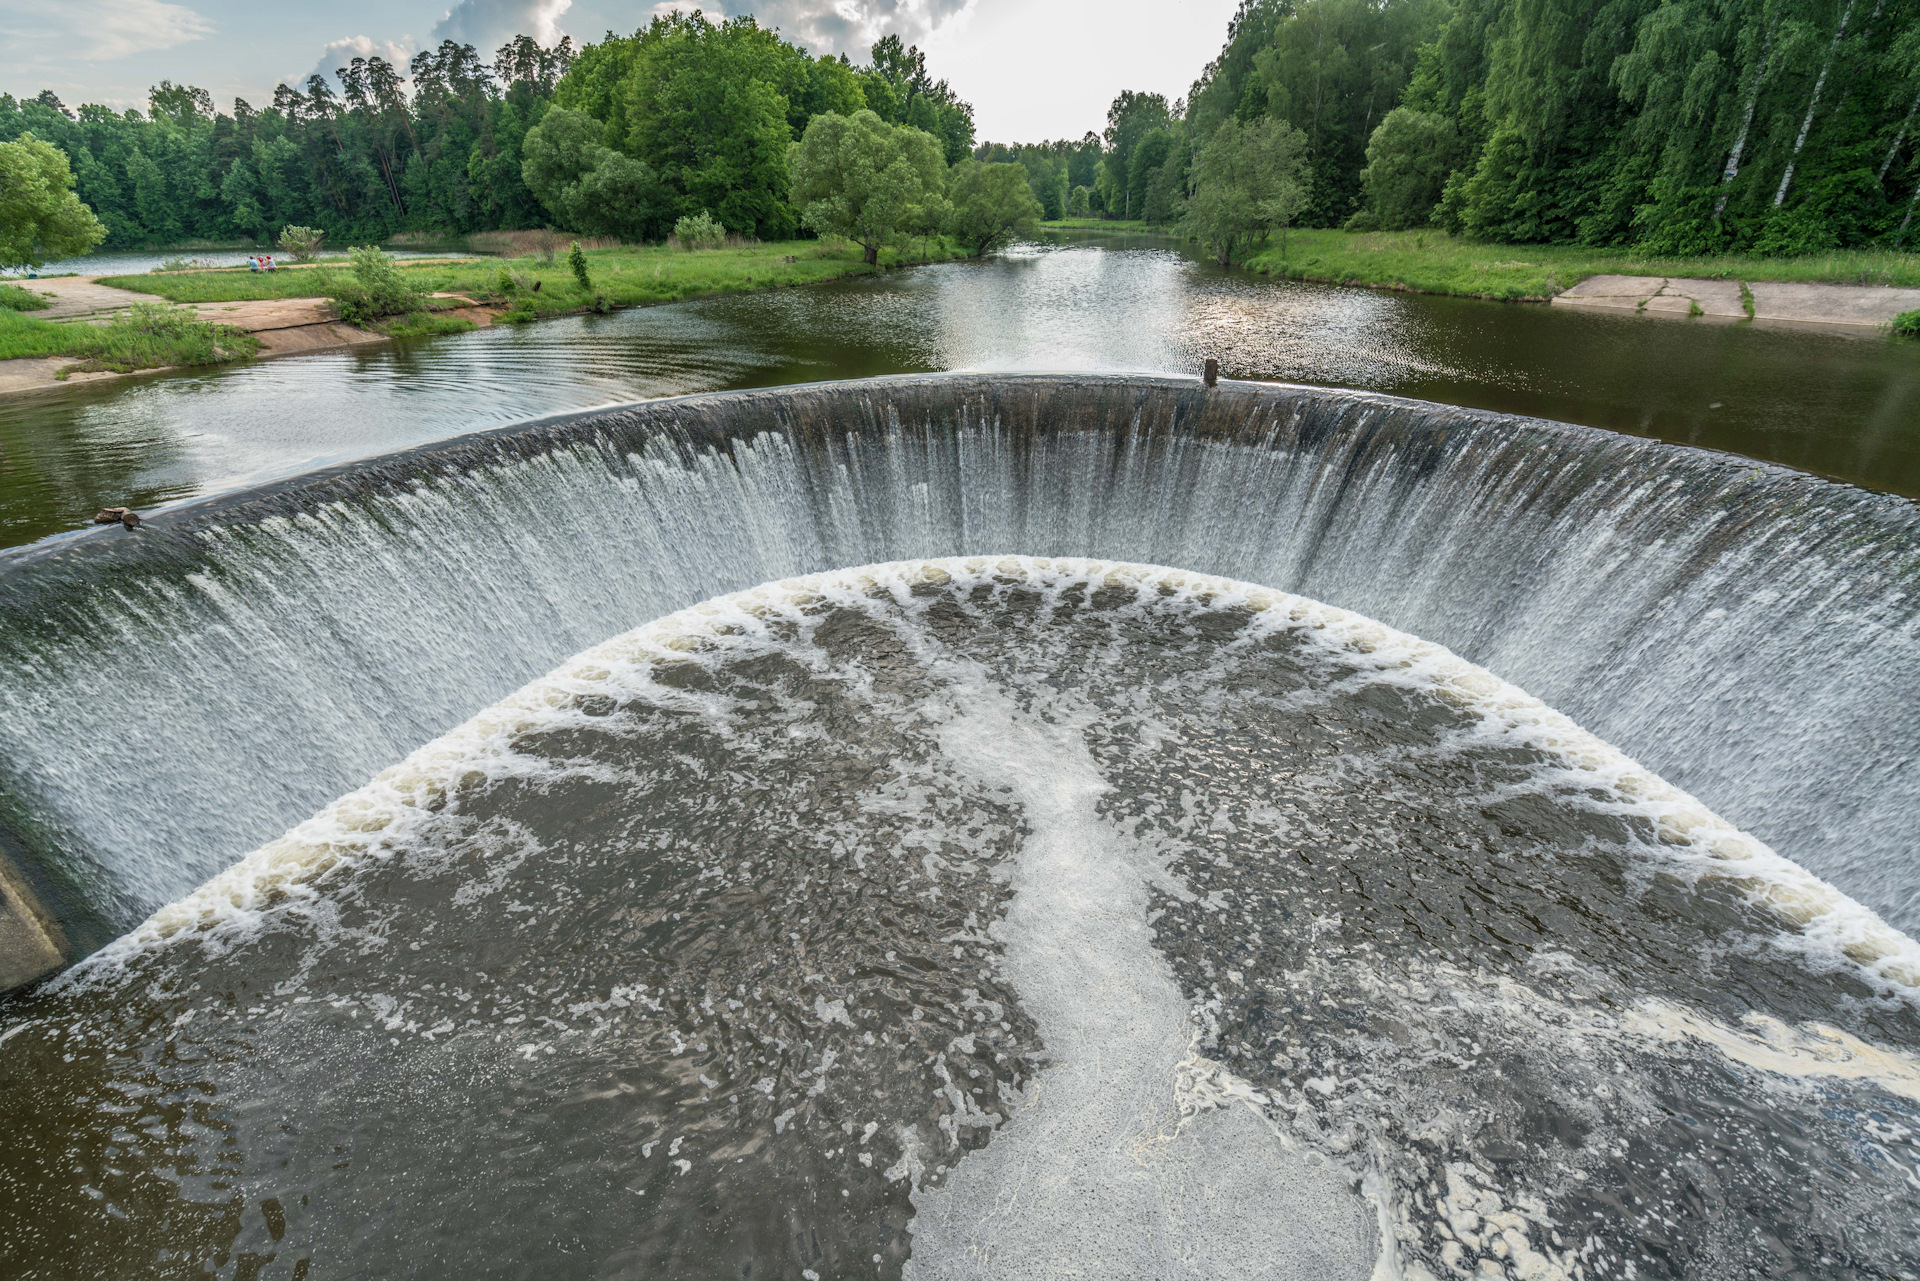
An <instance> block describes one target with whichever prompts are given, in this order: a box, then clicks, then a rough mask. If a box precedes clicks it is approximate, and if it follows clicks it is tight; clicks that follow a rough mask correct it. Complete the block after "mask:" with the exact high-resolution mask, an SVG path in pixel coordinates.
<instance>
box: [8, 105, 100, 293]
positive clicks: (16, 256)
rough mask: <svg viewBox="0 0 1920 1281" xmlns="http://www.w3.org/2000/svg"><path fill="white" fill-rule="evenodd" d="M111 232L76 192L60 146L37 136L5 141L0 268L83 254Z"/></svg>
mask: <svg viewBox="0 0 1920 1281" xmlns="http://www.w3.org/2000/svg"><path fill="white" fill-rule="evenodd" d="M106 234H107V229H106V228H105V227H104V226H102V225H101V223H100V220H99V219H98V218H96V217H94V215H93V210H91V209H89V208H87V207H86V206H85V205H83V204H81V203H80V197H78V196H76V195H75V194H74V193H73V170H72V167H71V166H69V165H68V164H67V157H66V156H65V155H64V154H63V153H62V152H61V151H60V149H59V148H58V147H55V146H53V145H52V144H50V143H46V142H42V141H41V140H40V139H38V138H36V137H34V136H33V135H32V134H25V135H23V136H22V137H20V138H19V139H17V140H15V141H13V142H0V267H38V266H40V265H42V264H43V263H45V262H47V261H48V260H49V259H54V258H69V257H72V256H74V255H76V254H83V253H85V252H87V250H89V249H91V248H93V247H94V246H95V245H97V244H99V243H100V242H101V241H102V240H104V239H105V238H106Z"/></svg>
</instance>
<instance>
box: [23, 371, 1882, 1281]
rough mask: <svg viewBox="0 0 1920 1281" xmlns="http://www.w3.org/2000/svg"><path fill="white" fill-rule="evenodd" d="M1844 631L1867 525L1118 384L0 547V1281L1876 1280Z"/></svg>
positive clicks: (411, 469)
mask: <svg viewBox="0 0 1920 1281" xmlns="http://www.w3.org/2000/svg"><path fill="white" fill-rule="evenodd" d="M1916 589H1920V509H1916V508H1915V506H1914V504H1913V503H1912V502H1911V501H1910V500H1906V499H1902V498H1897V497H1892V496H1886V495H1876V494H1872V493H1868V492H1865V491H1862V490H1859V489H1855V488H1852V487H1850V486H1847V485H1843V484H1838V483H1833V482H1829V481H1824V480H1820V479H1817V478H1814V477H1811V476H1807V475H1805V474H1801V473H1797V472H1793V471H1789V470H1786V469H1784V468H1777V467H1771V466H1767V465H1762V464H1757V463H1754V462H1752V461H1750V460H1747V459H1742V458H1737V457H1733V456H1730V455H1723V454H1716V453H1711V452H1707V451H1701V450H1694V449H1687V448H1683V447H1677V446H1673V445H1666V444H1661V443H1658V442H1653V441H1645V440H1637V439H1633V438H1628V437H1623V436H1619V435H1615V434H1611V433H1607V432H1602V431H1597V430H1592V429H1587V428H1581V427H1574V426H1569V425H1565V424H1559V423H1553V422H1548V421H1544V420H1539V419H1530V418H1524V417H1518V416H1512V415H1502V414H1495V413H1490V412H1482V411H1473V410H1464V409H1457V408H1449V407H1443V406H1437V405H1432V404H1427V403H1424V402H1419V401H1411V400H1403V399H1397V398H1393V397H1388V396H1381V395H1374V394H1369V393H1362V392H1346V391H1336V390H1327V389H1322V388H1309V387H1300V386H1290V385H1283V384H1256V383H1237V382H1224V383H1222V384H1220V385H1219V386H1216V387H1212V388H1207V387H1203V386H1201V385H1200V383H1199V382H1197V381H1195V380H1187V379H1174V378H1162V377H1139V376H1122V375H1109V376H1083V375H1074V376H1067V375H1046V374H1019V375H978V374H946V375H928V376H906V377H891V378H880V379H869V380H863V381H857V382H844V383H827V384H816V385H810V386H801V387H795V388H788V389H781V390H773V391H747V392H729V393H719V394H712V395H701V396H690V397H685V398H679V399H671V400H660V401H649V402H642V403H636V404H630V405H619V406H613V407H609V408H604V409H596V410H588V411H583V412H578V413H572V414H567V415H562V416H558V417H552V418H545V419H540V420H536V421H533V422H529V423H524V424H517V425H514V426H511V427H505V428H498V429H492V430H488V431H484V432H478V433H474V434H470V435H466V436H461V437H456V438H454V439H451V440H447V441H444V442H440V443H436V444H431V445H426V446H421V447H418V448H414V449H409V450H405V451H401V452H397V453H392V454H387V455H381V456H377V457H374V458H370V459H367V460H363V461H360V462H354V463H348V464H344V465H341V466H337V467H332V468H329V469H327V470H324V471H320V472H315V473H309V474H307V475H303V476H299V477H295V478H292V479H289V480H285V481H278V482H274V483H271V484H268V485H264V486H259V487H255V488H251V489H243V490H239V491H236V492H232V493H228V494H225V495H221V496H218V497H214V498H210V499H205V500H201V501H196V502H191V503H186V504H182V505H178V506H175V507H171V508H167V509H162V510H159V511H157V512H154V513H152V514H151V515H150V516H149V518H148V519H147V520H146V522H145V523H144V524H143V525H142V526H141V528H140V529H139V530H138V531H137V532H132V533H128V532H126V531H122V530H119V529H117V528H115V529H112V530H104V531H100V532H89V533H84V534H80V535H75V536H69V537H63V538H56V539H51V540H47V541H44V542H42V543H39V544H36V545H33V546H31V547H28V548H24V549H20V550H17V551H13V552H8V553H0V673H4V676H5V680H4V683H3V684H0V734H4V738H5V743H6V747H7V750H6V752H5V755H4V759H3V760H0V857H4V877H0V892H4V893H5V895H6V896H7V905H6V913H5V914H3V915H0V965H4V966H5V967H7V968H5V969H4V970H3V971H0V979H5V980H6V981H7V982H9V984H13V983H22V982H27V981H29V980H33V979H39V978H41V977H42V976H43V975H44V974H46V973H48V972H49V971H53V970H56V969H59V968H60V967H61V966H63V965H67V964H70V963H73V962H76V961H78V962H81V963H80V964H79V965H77V966H76V967H75V968H73V969H71V970H68V971H67V972H66V973H64V974H61V975H58V976H57V977H54V978H52V979H51V980H47V981H43V982H41V983H40V984H39V985H38V986H37V987H34V988H32V989H31V990H29V991H26V992H24V993H23V994H21V995H18V996H16V997H14V998H12V1000H11V1002H10V1004H9V1005H8V1006H6V1007H4V1008H0V1018H4V1019H5V1020H7V1022H6V1025H5V1027H4V1030H0V1085H4V1086H5V1089H4V1091H0V1093H3V1094H4V1097H5V1098H6V1099H7V1102H5V1103H4V1104H0V1115H4V1116H5V1118H6V1123H7V1124H8V1126H9V1127H10V1132H11V1133H13V1134H16V1135H27V1136H31V1140H32V1141H31V1142H28V1143H22V1144H18V1145H16V1146H17V1148H18V1149H19V1150H17V1151H15V1152H14V1153H13V1154H12V1155H10V1156H8V1157H5V1158H0V1184H7V1183H11V1184H12V1185H15V1186H17V1187H19V1188H22V1189H31V1190H32V1191H31V1195H26V1196H22V1197H20V1198H16V1199H15V1200H14V1202H13V1204H15V1205H16V1206H18V1209H16V1210H9V1211H5V1212H0V1227H4V1228H5V1229H6V1231H5V1232H4V1233H0V1236H5V1237H6V1238H7V1239H9V1240H12V1241H14V1242H16V1244H15V1245H12V1246H9V1247H7V1248H8V1249H12V1250H14V1251H15V1252H16V1253H15V1255H14V1256H13V1257H14V1259H15V1261H16V1262H20V1261H24V1264H28V1265H32V1266H34V1267H39V1268H42V1269H45V1268H50V1267H53V1266H54V1263H53V1261H54V1260H57V1259H60V1258H63V1257H66V1256H64V1255H63V1254H62V1251H63V1250H72V1249H74V1248H75V1247H74V1246H73V1244H72V1243H73V1242H74V1241H75V1240H80V1239H84V1240H86V1241H87V1242H88V1244H87V1245H86V1247H85V1251H86V1252H87V1253H86V1257H87V1260H88V1262H89V1264H90V1265H93V1266H94V1267H95V1268H96V1270H99V1271H101V1272H103V1273H105V1272H110V1271H111V1269H112V1268H113V1267H115V1266H124V1265H125V1264H126V1263H127V1262H128V1261H130V1260H137V1259H144V1258H148V1257H151V1255H152V1252H153V1251H155V1250H167V1251H176V1250H177V1251H179V1252H181V1253H180V1256H179V1257H181V1258H190V1259H194V1260H209V1261H210V1260H215V1259H216V1258H217V1259H219V1260H220V1262H221V1264H222V1266H224V1265H225V1263H226V1262H228V1261H230V1260H231V1259H234V1258H241V1257H246V1258H251V1259H255V1260H261V1261H262V1262H259V1263H257V1264H253V1265H249V1266H254V1267H255V1268H256V1269H258V1268H265V1267H267V1264H268V1263H269V1262H273V1266H274V1268H276V1269H279V1270H280V1271H281V1272H286V1270H287V1269H289V1268H296V1267H303V1266H304V1265H300V1264H298V1263H297V1262H296V1260H298V1259H325V1260H331V1263H329V1264H328V1267H329V1269H330V1271H334V1272H338V1273H339V1274H340V1275H369V1276H371V1275H379V1273H380V1268H381V1266H382V1265H381V1262H380V1261H381V1260H383V1259H391V1258H394V1257H424V1255H425V1254H426V1253H427V1252H429V1251H431V1252H432V1253H433V1255H434V1256H435V1257H437V1258H440V1259H444V1260H447V1262H448V1266H450V1267H451V1266H466V1267H477V1266H481V1264H482V1262H483V1261H487V1262H491V1263H492V1264H494V1265H495V1266H500V1265H502V1261H505V1262H506V1263H510V1264H512V1265H513V1266H519V1267H525V1268H528V1269H532V1268H536V1267H552V1266H561V1265H560V1264H559V1263H558V1262H557V1261H558V1260H560V1259H562V1258H563V1257H567V1253H566V1252H568V1251H572V1250H576V1249H577V1250H578V1251H580V1252H582V1254H583V1255H584V1256H586V1257H590V1258H592V1259H594V1260H596V1261H597V1263H596V1266H597V1267H599V1268H600V1269H601V1270H602V1271H604V1272H606V1273H608V1274H610V1275H617V1274H620V1273H621V1270H622V1269H625V1270H627V1271H628V1272H630V1273H631V1274H634V1275H642V1274H645V1272H646V1271H647V1270H648V1269H652V1270H655V1271H659V1270H662V1269H665V1270H668V1271H677V1273H678V1274H684V1275H716V1276H717V1275H739V1266H740V1264H741V1262H742V1261H743V1260H751V1259H772V1260H785V1261H786V1262H787V1263H791V1265H792V1270H793V1273H794V1274H795V1275H800V1274H803V1271H806V1270H810V1271H812V1272H814V1273H816V1274H817V1275H823V1276H825V1275H835V1276H838V1275H849V1276H850V1275H910V1276H928V1277H931V1276H1045V1275H1050V1274H1054V1273H1055V1272H1057V1269H1058V1268H1059V1267H1060V1266H1061V1261H1062V1259H1063V1258H1066V1257H1068V1256H1069V1255H1070V1256H1071V1257H1072V1258H1074V1259H1076V1260H1079V1261H1081V1262H1083V1263H1084V1264H1085V1266H1086V1267H1087V1269H1088V1270H1089V1275H1106V1276H1115V1277H1118V1276H1126V1275H1138V1274H1139V1271H1138V1270H1139V1269H1140V1268H1142V1267H1150V1268H1151V1269H1154V1270H1156V1274H1162V1275H1195V1276H1203V1275H1205V1276H1256V1275H1275V1273H1273V1272H1272V1271H1271V1266H1270V1264H1271V1260H1273V1259H1275V1258H1287V1259H1297V1260H1301V1261H1302V1262H1301V1263H1300V1264H1299V1270H1298V1271H1297V1273H1296V1274H1297V1275H1301V1276H1328V1277H1334V1276H1342V1277H1344V1276H1352V1277H1355V1278H1356V1281H1358V1279H1359V1278H1364V1277H1367V1276H1370V1275H1406V1276H1415V1275H1421V1272H1420V1271H1418V1270H1420V1269H1424V1270H1425V1272H1426V1274H1429V1275H1433V1276H1444V1275H1450V1274H1451V1273H1452V1272H1458V1271H1460V1270H1462V1269H1465V1270H1468V1271H1471V1270H1472V1269H1473V1268H1476V1267H1481V1268H1482V1271H1483V1272H1484V1273H1486V1274H1488V1275H1501V1276H1513V1277H1516V1278H1518V1277H1522V1276H1566V1277H1586V1276H1596V1277H1597V1276H1623V1275H1636V1276H1641V1277H1646V1276H1674V1277H1679V1276H1691V1275H1705V1274H1707V1273H1706V1272H1703V1271H1702V1269H1703V1268H1706V1267H1708V1266H1709V1265H1711V1266H1721V1265H1722V1264H1724V1265H1725V1266H1727V1267H1729V1268H1732V1267H1736V1266H1737V1267H1746V1266H1749V1265H1752V1266H1759V1265H1758V1264H1757V1263H1756V1262H1755V1261H1756V1260H1759V1259H1762V1258H1770V1259H1772V1260H1773V1263H1772V1264H1769V1266H1773V1265H1775V1264H1778V1265H1780V1266H1811V1265H1812V1263H1813V1262H1815V1261H1818V1260H1821V1259H1832V1258H1835V1257H1840V1258H1843V1259H1844V1261H1845V1265H1846V1266H1847V1267H1853V1268H1857V1269H1860V1270H1862V1271H1871V1270H1876V1269H1877V1270H1879V1271H1880V1272H1881V1273H1882V1274H1885V1275H1899V1274H1900V1273H1901V1271H1902V1270H1903V1269H1905V1270H1912V1269H1914V1268H1916V1267H1920V1262H1917V1261H1916V1258H1915V1256H1914V1253H1913V1243H1912V1240H1911V1232H1910V1231H1908V1230H1907V1229H1908V1228H1910V1225H1911V1221H1912V1215H1913V1213H1914V1210H1915V1206H1916V1202H1915V1200H1914V1196H1913V1193H1912V1186H1911V1185H1910V1184H1909V1183H1908V1182H1907V1180H1908V1179H1910V1178H1912V1177H1914V1171H1916V1170H1920V1144H1917V1143H1916V1140H1915V1137H1914V1136H1915V1135H1916V1134H1917V1133H1920V1005H1917V1004H1916V994H1917V993H1920V953H1917V952H1916V949H1915V945H1914V944H1913V943H1912V941H1911V940H1910V939H1908V938H1907V937H1906V935H1905V934H1904V933H1902V931H1912V930H1914V929H1915V928H1916V927H1917V926H1920V863H1917V862H1916V860H1915V853H1914V852H1915V848H1916V844H1920V771H1917V770H1916V769H1915V768H1914V765H1915V761H1916V757H1920V708H1916V705H1915V703H1914V701H1913V699H1912V698H1911V695H1910V691H1911V690H1912V689H1913V688H1914V687H1915V683H1916V680H1920V590H1916ZM370 780H371V781H370ZM1118 1010H1130V1011H1132V1012H1131V1013H1128V1014H1126V1015H1125V1016H1124V1017H1121V1016H1119V1015H1116V1014H1115V1011H1118ZM209 1100H211V1102H209ZM102 1109H105V1110H106V1111H108V1112H117V1113H122V1114H124V1115H125V1116H127V1117H129V1118H131V1119H129V1120H127V1121H126V1122H124V1123H122V1124H120V1125H118V1126H117V1127H106V1128H105V1129H102V1128H100V1127H98V1126H90V1125H89V1124H88V1123H87V1122H86V1121H85V1120H83V1119H80V1118H84V1117H86V1116H89V1115H97V1114H100V1113H101V1111H102ZM1674 1117H1682V1118H1685V1120H1684V1121H1672V1120H1670V1119H1666V1120H1663V1119H1661V1118H1674ZM536 1121H537V1122H538V1123H536ZM1809 1150H1817V1151H1819V1152H1821V1153H1822V1154H1825V1156H1826V1157H1827V1158H1829V1159H1825V1160H1823V1161H1814V1162H1807V1161H1798V1160H1788V1159H1786V1158H1783V1157H1779V1156H1777V1155H1776V1152H1777V1151H1809ZM36 1153H47V1154H52V1155H51V1156H42V1155H36ZM1123 1153H1131V1154H1132V1155H1131V1156H1128V1157H1127V1158H1126V1159H1125V1160H1122V1159H1121V1156H1120V1155H1119V1154H1123ZM56 1158H57V1160H56ZM1049 1159H1052V1160H1055V1161H1056V1162H1057V1169H1056V1168H1055V1167H1053V1166H1048V1165H1047V1161H1048V1160H1049ZM40 1161H50V1162H53V1163H54V1164H58V1165H59V1168H60V1169H61V1170H62V1171H67V1172H66V1173H60V1174H52V1173H47V1172H44V1171H43V1172H41V1173H36V1172H35V1171H36V1170H37V1169H38V1168H39V1167H38V1166H36V1164H35V1163H36V1162H40ZM1729 1162H1731V1163H1732V1164H1731V1165H1729V1164H1728V1163H1729ZM50 1168H51V1166H50V1167H49V1169H50ZM1036 1170H1040V1171H1042V1173H1041V1174H1038V1175H1036V1174H1035V1173H1034V1171H1036ZM1050 1171H1051V1172H1050ZM103 1184H104V1185H106V1186H103ZM376 1186H378V1187H382V1188H399V1189H401V1191H400V1192H399V1193H398V1194H396V1195H394V1196H392V1197H391V1199H389V1200H387V1201H385V1202H384V1203H383V1204H381V1205H379V1206H377V1207H376V1206H374V1205H373V1204H372V1203H371V1202H370V1201H369V1199H368V1198H370V1197H373V1196H374V1193H373V1192H372V1191H371V1189H372V1188H374V1187H376ZM1201 1187H1204V1188H1206V1189H1208V1191H1207V1192H1206V1194H1205V1195H1201V1194H1200V1193H1199V1192H1197V1191H1196V1189H1198V1188H1201ZM88 1188H91V1189H94V1191H93V1192H88V1191H86V1189H88ZM1623 1189H1624V1190H1625V1191H1624V1193H1623V1192H1622V1190H1623ZM380 1195H381V1196H387V1194H386V1193H381V1194H380ZM1016 1203H1017V1204H1018V1205H1019V1206H1021V1207H1023V1208H1022V1209H1021V1210H1020V1212H1019V1213H1017V1214H1016V1213H1013V1212H1011V1211H1009V1210H1007V1209H1006V1207H1007V1206H1008V1205H1010V1204H1016ZM1809 1205H1811V1206H1816V1207H1818V1209H1817V1211H1816V1212H1815V1213H1812V1214H1811V1215H1807V1214H1805V1213H1803V1212H1802V1211H1801V1210H1797V1209H1791V1208H1789V1207H1806V1206H1809ZM106 1207H117V1209H118V1214H117V1216H115V1215H109V1214H108V1212H107V1208H106ZM716 1207H717V1208H716ZM1210 1215H1217V1216H1220V1217H1209V1216H1210ZM1103 1216H1105V1217H1103ZM1249 1221H1255V1222H1259V1223H1261V1224H1265V1225H1269V1226H1270V1227H1271V1232H1270V1233H1269V1235H1266V1236H1259V1235H1257V1234H1256V1235H1255V1236H1253V1237H1249V1238H1245V1239H1242V1237H1244V1234H1242V1233H1240V1230H1239V1228H1238V1227H1236V1226H1235V1225H1236V1224H1244V1223H1245V1222H1249ZM527 1222H541V1223H545V1224H552V1223H558V1222H564V1223H567V1224H569V1225H570V1226H569V1227H568V1228H567V1230H566V1232H565V1233H563V1234H562V1237H563V1238H564V1239H560V1238H554V1239H549V1238H547V1237H541V1238H540V1239H538V1240H536V1239H534V1238H533V1237H532V1236H530V1235H528V1234H525V1233H523V1232H521V1231H520V1230H519V1226H520V1225H522V1224H524V1223H527ZM1126 1224H1147V1225H1150V1229H1148V1230H1145V1231H1144V1244H1137V1243H1136V1244H1130V1245H1129V1246H1128V1247H1127V1248H1126V1249H1125V1250H1123V1251H1121V1252H1119V1253H1114V1252H1113V1251H1114V1245H1113V1243H1114V1242H1115V1241H1116V1239H1118V1237H1117V1236H1116V1234H1117V1233H1120V1229H1121V1227H1122V1226H1124V1225H1126ZM1729 1225H1734V1226H1729ZM1740 1225H1757V1226H1740ZM1122 1235H1124V1234H1122ZM563 1247H564V1249H563ZM1142 1251H1144V1252H1145V1253H1141V1252H1142ZM1836 1251H1839V1252H1840V1254H1839V1255H1836V1254H1835V1252H1836ZM1769 1252H1771V1253H1769ZM275 1260H277V1262H274V1261H275ZM1783 1260H1784V1262H1783ZM1482 1265H1484V1267H1482ZM312 1266H313V1267H314V1268H318V1267H320V1266H321V1265H320V1264H319V1263H314V1264H313V1265H312ZM782 1266H784V1264H783V1265H782ZM1382 1267H1385V1268H1388V1269H1389V1270H1388V1271H1387V1272H1386V1273H1381V1272H1379V1271H1378V1269H1380V1268H1382ZM1183 1268H1184V1269H1187V1271H1181V1269H1183ZM26 1274H30V1275H38V1274H40V1273H26ZM44 1274H46V1275H53V1273H52V1272H46V1273H44ZM274 1274H278V1273H274ZM287 1274H289V1275H305V1273H304V1271H300V1272H297V1273H294V1272H287ZM259 1275H268V1273H260V1274H259ZM315 1275H319V1273H318V1272H316V1273H315ZM755 1275H758V1273H756V1274H755Z"/></svg>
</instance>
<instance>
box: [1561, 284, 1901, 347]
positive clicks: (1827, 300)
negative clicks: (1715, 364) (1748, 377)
mask: <svg viewBox="0 0 1920 1281" xmlns="http://www.w3.org/2000/svg"><path fill="white" fill-rule="evenodd" d="M1553 305H1554V306H1556V307H1586V308H1591V309H1594V310H1599V311H1613V312H1636V313H1639V314H1642V315H1647V316H1666V317H1670V318H1679V319H1682V320H1684V319H1687V318H1688V317H1698V318H1700V319H1704V320H1717V321H1740V320H1751V321H1752V322H1753V323H1754V324H1756V325H1767V326H1773V327H1780V328H1796V329H1819V330H1827V331H1830V332H1846V331H1852V332H1855V333H1871V332H1875V331H1878V330H1881V329H1884V328H1886V326H1887V323H1888V322H1889V321H1891V320H1892V319H1893V318H1894V317H1895V316H1898V315H1900V314H1901V313H1902V312H1908V311H1915V310H1920V289H1894V288H1890V287H1887V286H1883V285H1822V284H1809V283H1790V282H1784V281H1769V280H1755V281H1739V280H1688V279H1684V278H1681V277H1677V276H1589V277H1587V278H1586V279H1585V280H1583V281H1581V282H1580V283H1579V284H1577V285H1575V286H1574V287H1573V288H1571V289H1569V290H1567V291H1566V292H1565V293H1563V294H1561V295H1559V296H1558V297H1556V298H1555V299H1554V300H1553Z"/></svg>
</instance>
